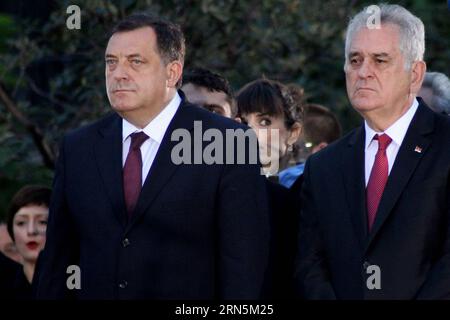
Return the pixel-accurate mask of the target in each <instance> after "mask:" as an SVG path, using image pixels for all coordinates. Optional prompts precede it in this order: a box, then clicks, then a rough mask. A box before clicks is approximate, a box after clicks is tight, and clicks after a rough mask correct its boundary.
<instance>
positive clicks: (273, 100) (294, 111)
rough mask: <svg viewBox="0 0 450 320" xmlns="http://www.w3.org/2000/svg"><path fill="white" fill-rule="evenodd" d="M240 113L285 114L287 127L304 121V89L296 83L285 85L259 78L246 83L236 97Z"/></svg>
mask: <svg viewBox="0 0 450 320" xmlns="http://www.w3.org/2000/svg"><path fill="white" fill-rule="evenodd" d="M236 101H237V107H238V114H239V115H244V114H249V113H256V112H258V113H267V114H268V115H270V116H282V115H284V122H285V125H286V127H287V128H289V129H290V128H291V127H292V126H293V125H294V123H295V122H300V123H301V122H302V121H303V107H302V104H303V89H302V88H300V87H299V86H297V85H295V84H289V85H284V84H282V83H280V82H278V81H274V80H270V79H259V80H255V81H252V82H250V83H248V84H246V85H245V86H244V87H243V88H242V89H241V90H240V91H239V92H238V94H237V97H236Z"/></svg>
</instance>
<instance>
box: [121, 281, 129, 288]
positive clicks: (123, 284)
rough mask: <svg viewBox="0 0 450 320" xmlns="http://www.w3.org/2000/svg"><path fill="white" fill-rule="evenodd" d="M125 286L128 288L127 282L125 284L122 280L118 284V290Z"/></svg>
mask: <svg viewBox="0 0 450 320" xmlns="http://www.w3.org/2000/svg"><path fill="white" fill-rule="evenodd" d="M127 286H128V282H126V281H125V280H123V281H121V282H120V283H119V288H120V289H125V288H126V287H127Z"/></svg>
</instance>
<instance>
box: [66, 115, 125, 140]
mask: <svg viewBox="0 0 450 320" xmlns="http://www.w3.org/2000/svg"><path fill="white" fill-rule="evenodd" d="M115 121H121V118H120V116H119V115H118V114H116V113H114V112H110V113H108V114H106V115H105V116H103V117H102V118H100V119H98V120H96V121H94V122H92V123H89V124H86V125H83V126H81V127H80V128H77V129H74V130H71V131H69V132H68V133H67V134H66V135H65V138H66V139H69V140H82V141H85V139H89V138H91V137H92V136H93V134H96V133H97V132H98V130H99V129H100V128H103V127H107V126H109V125H111V124H112V123H113V122H115Z"/></svg>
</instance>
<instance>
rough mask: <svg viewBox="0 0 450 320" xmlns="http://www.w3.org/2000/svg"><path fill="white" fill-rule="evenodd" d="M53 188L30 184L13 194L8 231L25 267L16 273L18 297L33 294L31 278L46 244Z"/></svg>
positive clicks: (15, 287) (28, 297)
mask: <svg viewBox="0 0 450 320" xmlns="http://www.w3.org/2000/svg"><path fill="white" fill-rule="evenodd" d="M50 195H51V190H50V189H49V188H47V187H43V186H37V185H28V186H25V187H23V188H22V189H20V190H19V191H18V192H17V193H16V194H15V195H14V197H13V198H12V200H11V204H10V207H9V209H8V213H7V227H8V233H9V235H10V236H11V238H12V239H13V241H14V244H15V246H16V248H17V251H18V253H19V254H20V256H21V260H22V265H23V266H22V268H21V269H20V271H19V272H18V273H17V274H16V278H15V282H14V296H15V298H16V299H31V298H32V287H31V284H32V281H33V276H34V273H35V268H36V262H37V260H38V256H39V253H40V252H41V250H42V249H43V248H44V246H45V240H46V235H45V232H46V228H47V220H48V207H49V204H50Z"/></svg>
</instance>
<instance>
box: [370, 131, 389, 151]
mask: <svg viewBox="0 0 450 320" xmlns="http://www.w3.org/2000/svg"><path fill="white" fill-rule="evenodd" d="M374 139H375V140H378V150H381V151H384V150H386V149H387V147H388V146H389V144H390V143H391V142H392V139H391V137H389V136H388V135H387V134H385V133H383V134H382V135H378V134H377V135H375V137H374Z"/></svg>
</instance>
